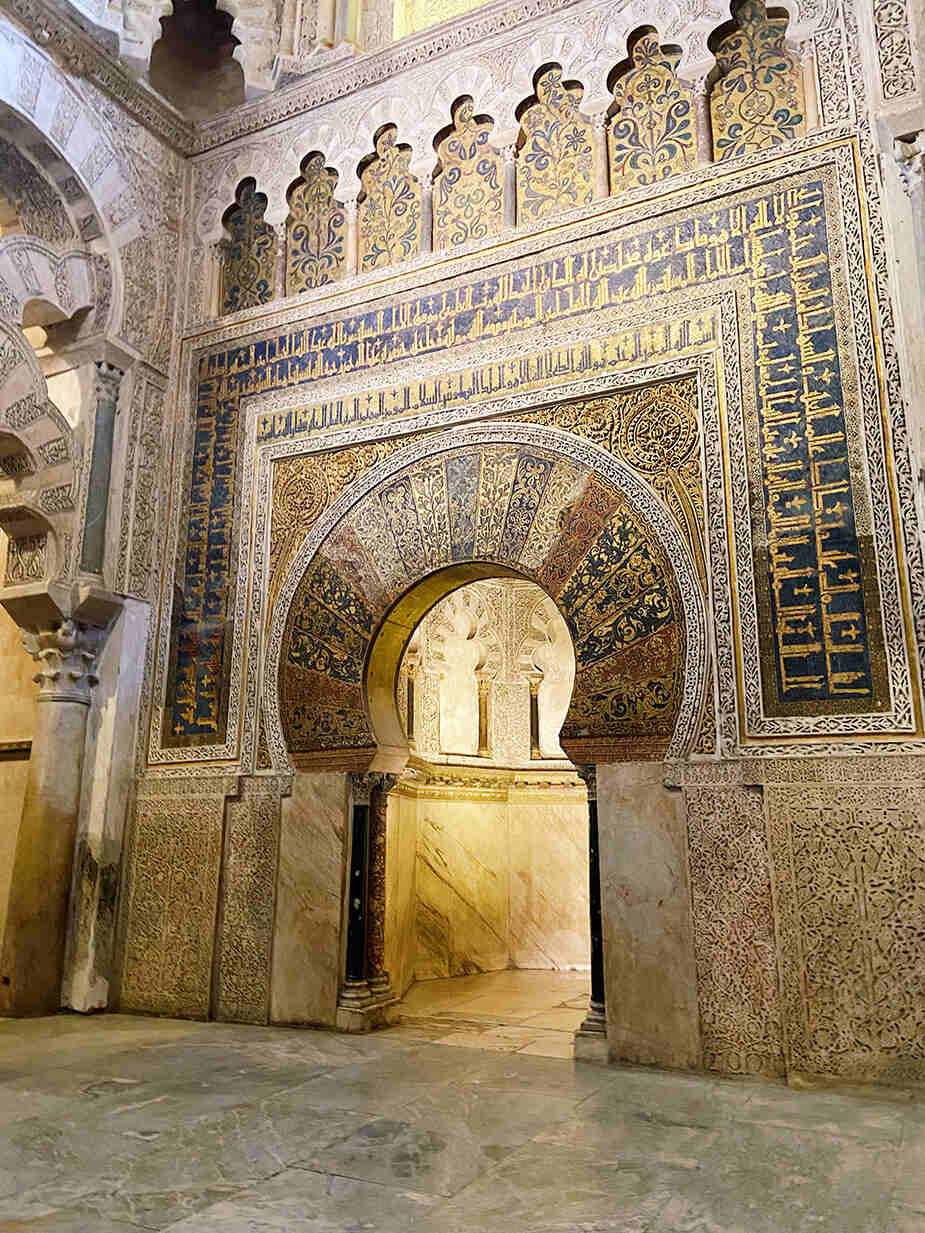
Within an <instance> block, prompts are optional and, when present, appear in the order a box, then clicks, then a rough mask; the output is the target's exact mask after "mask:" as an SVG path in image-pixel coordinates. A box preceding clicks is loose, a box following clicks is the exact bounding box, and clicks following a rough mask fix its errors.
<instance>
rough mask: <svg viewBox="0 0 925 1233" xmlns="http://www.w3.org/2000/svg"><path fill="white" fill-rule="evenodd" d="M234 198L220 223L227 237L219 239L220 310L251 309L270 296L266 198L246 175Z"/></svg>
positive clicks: (272, 259) (271, 253) (272, 258)
mask: <svg viewBox="0 0 925 1233" xmlns="http://www.w3.org/2000/svg"><path fill="white" fill-rule="evenodd" d="M236 196H237V201H236V203H235V204H234V205H233V206H232V207H231V209H230V210H228V211H227V213H226V214H225V218H224V223H225V226H226V228H227V229H228V233H229V236H230V238H229V239H226V240H223V241H222V312H223V313H233V312H237V311H238V309H240V308H253V307H254V306H255V305H257V304H266V303H267V301H268V300H270V299H272V297H273V291H274V281H275V279H274V274H275V265H276V236H275V235H274V234H273V228H272V227H271V226H270V224H269V223H267V222H264V218H263V215H264V211H265V210H266V208H267V199H266V196H265V194H264V193H258V192H257V183H256V181H255V180H253V179H251V178H250V177H249V178H248V179H246V180H242V182H241V184H240V186H239V188H238V191H237V194H236Z"/></svg>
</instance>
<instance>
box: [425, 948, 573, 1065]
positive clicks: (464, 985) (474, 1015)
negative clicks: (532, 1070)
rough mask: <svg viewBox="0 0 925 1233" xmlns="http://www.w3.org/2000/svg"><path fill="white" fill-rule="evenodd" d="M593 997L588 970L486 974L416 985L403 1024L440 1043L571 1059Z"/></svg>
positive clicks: (429, 981)
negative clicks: (419, 1030) (421, 1029)
mask: <svg viewBox="0 0 925 1233" xmlns="http://www.w3.org/2000/svg"><path fill="white" fill-rule="evenodd" d="M590 995H591V978H590V976H589V975H588V973H587V972H549V971H532V970H531V971H526V970H523V969H508V970H507V971H502V972H481V973H479V974H478V975H475V976H453V977H451V978H450V979H449V980H425V981H421V982H420V983H418V984H416V985H412V987H411V989H409V991H408V992H407V993H406V994H405V997H404V1000H403V1001H402V1003H401V1022H402V1023H403V1024H404V1025H406V1026H408V1027H421V1028H426V1029H427V1030H428V1034H429V1036H430V1038H431V1039H432V1040H433V1041H434V1042H435V1043H437V1044H441V1045H454V1046H458V1047H461V1048H466V1049H492V1050H496V1051H499V1052H503V1053H525V1054H527V1055H529V1056H532V1057H559V1058H570V1057H572V1055H573V1053H574V1046H573V1039H574V1035H575V1032H576V1031H577V1030H578V1028H579V1026H580V1025H581V1021H582V1019H584V1017H585V1014H586V1012H587V1009H588V999H589V997H590Z"/></svg>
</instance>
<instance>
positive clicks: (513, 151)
mask: <svg viewBox="0 0 925 1233" xmlns="http://www.w3.org/2000/svg"><path fill="white" fill-rule="evenodd" d="M501 157H502V158H503V160H504V225H505V227H513V226H514V224H515V223H516V222H517V146H516V145H515V144H513V143H512V144H511V145H507V146H504V148H503V149H502V150H501Z"/></svg>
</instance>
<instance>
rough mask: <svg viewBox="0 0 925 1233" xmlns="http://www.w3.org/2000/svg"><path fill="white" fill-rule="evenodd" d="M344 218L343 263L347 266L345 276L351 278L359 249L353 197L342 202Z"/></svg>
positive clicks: (357, 225) (355, 267) (355, 269)
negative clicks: (344, 244) (344, 259)
mask: <svg viewBox="0 0 925 1233" xmlns="http://www.w3.org/2000/svg"><path fill="white" fill-rule="evenodd" d="M344 218H345V220H346V223H345V230H346V241H347V243H346V246H345V255H346V261H345V265H346V267H347V277H348V278H352V277H353V275H354V274H356V272H357V260H358V256H357V254H358V253H359V250H360V237H359V232H358V227H359V223H358V221H357V202H356V198H355V197H353V198H351V200H350V201H345V202H344Z"/></svg>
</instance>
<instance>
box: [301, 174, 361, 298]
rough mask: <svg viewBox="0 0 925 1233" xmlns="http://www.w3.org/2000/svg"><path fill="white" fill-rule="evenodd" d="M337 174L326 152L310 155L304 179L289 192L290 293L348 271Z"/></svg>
mask: <svg viewBox="0 0 925 1233" xmlns="http://www.w3.org/2000/svg"><path fill="white" fill-rule="evenodd" d="M336 183H337V173H336V172H334V171H332V170H331V169H330V168H328V167H326V166H325V165H324V155H323V154H318V153H317V152H316V153H314V154H310V155H309V156H308V158H307V159H306V160H305V162H304V163H303V164H302V178H301V179H300V180H299V181H298V183H297V184H296V186H295V187H294V188H293V189H292V191H291V192H290V194H289V218H288V219H287V220H286V294H287V295H298V293H299V292H300V291H309V290H310V289H311V288H312V287H321V286H323V285H324V284H325V283H331V282H334V281H335V280H336V279H338V278H343V277H344V275H345V274H346V272H347V268H346V260H347V249H346V226H345V217H346V216H345V214H344V207H343V203H342V202H340V201H337V200H336V198H335V197H334V186H335V184H336Z"/></svg>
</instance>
